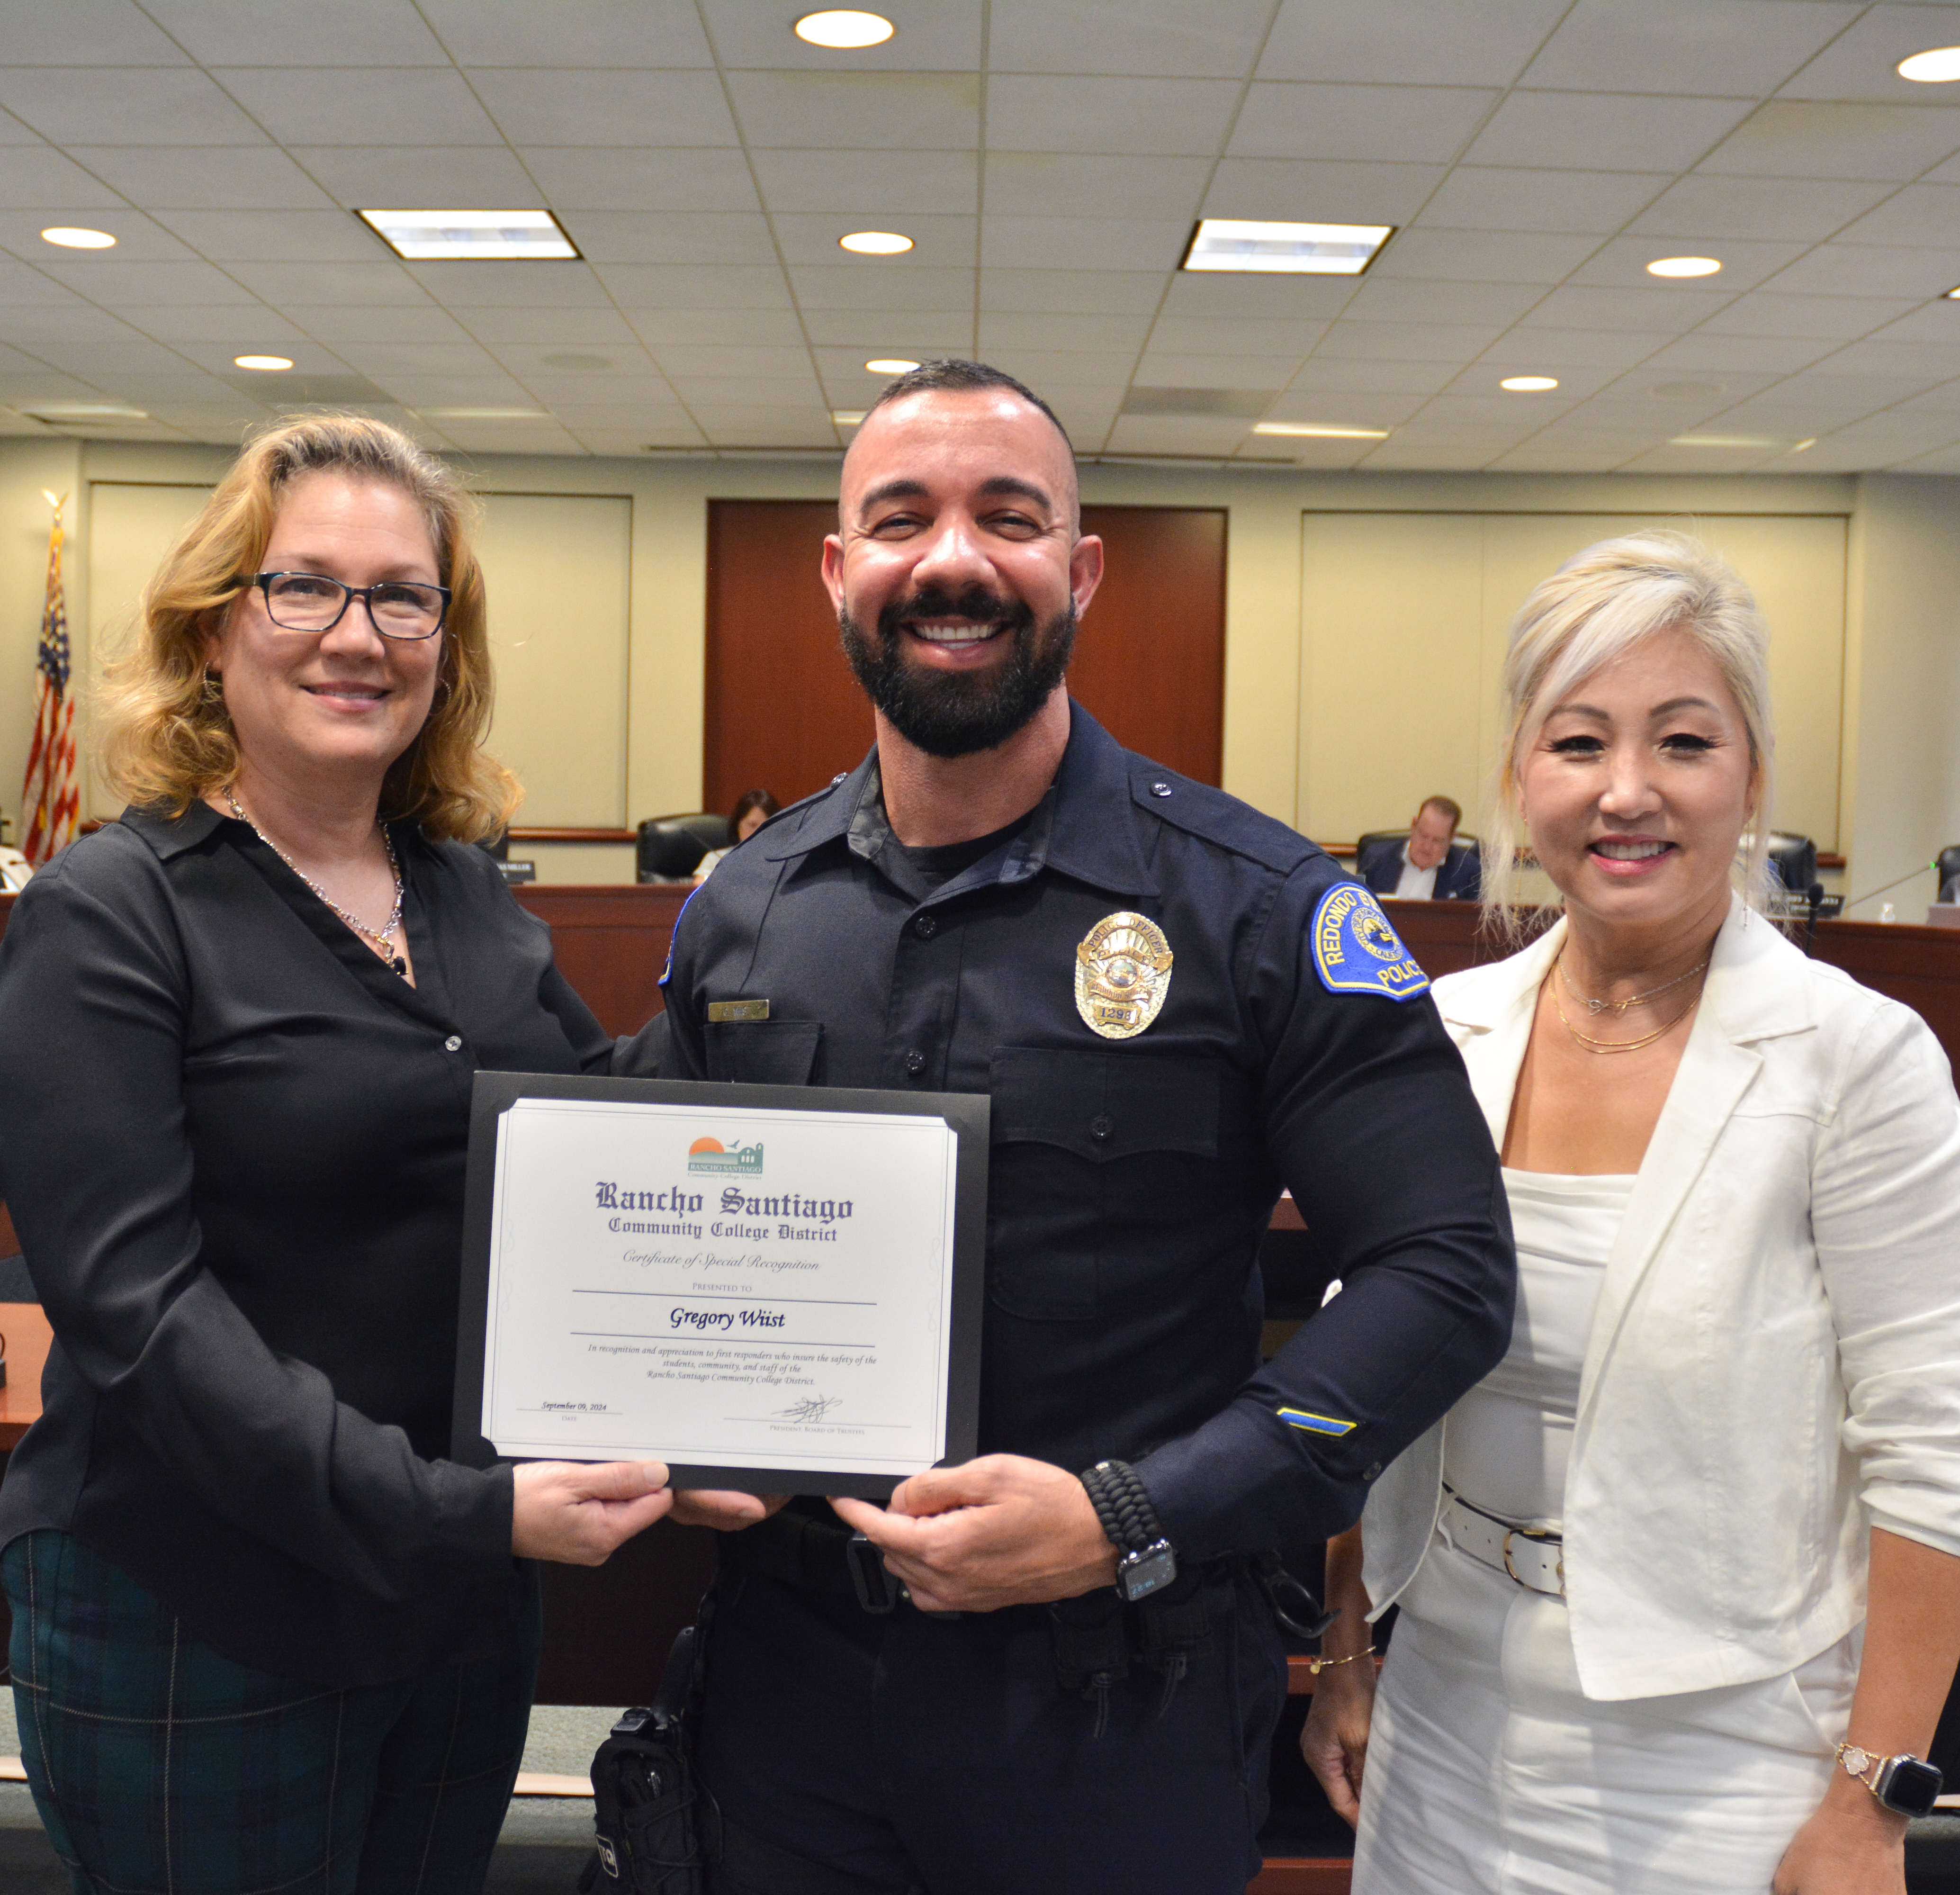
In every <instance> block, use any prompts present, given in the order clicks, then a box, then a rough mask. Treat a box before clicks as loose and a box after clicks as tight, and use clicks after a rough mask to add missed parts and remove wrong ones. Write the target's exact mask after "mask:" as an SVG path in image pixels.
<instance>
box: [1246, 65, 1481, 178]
mask: <svg viewBox="0 0 1960 1895" xmlns="http://www.w3.org/2000/svg"><path fill="white" fill-rule="evenodd" d="M1498 96H1499V95H1498V94H1497V93H1495V92H1491V91H1480V90H1478V89H1477V88H1472V87H1467V86H1421V85H1310V84H1300V83H1288V84H1275V83H1274V82H1272V81H1262V82H1261V83H1259V84H1256V85H1255V86H1254V87H1253V88H1252V90H1251V91H1250V92H1249V94H1247V95H1246V103H1245V104H1244V106H1243V107H1242V108H1241V109H1240V111H1239V119H1238V123H1236V125H1235V126H1233V129H1232V142H1231V145H1230V147H1229V150H1230V153H1231V155H1232V156H1233V157H1234V158H1339V159H1346V160H1349V161H1352V160H1355V159H1359V160H1361V161H1364V162H1365V161H1372V160H1373V159H1376V158H1384V159H1395V160H1402V161H1407V162H1412V163H1415V164H1423V163H1428V164H1448V163H1449V161H1451V160H1452V159H1453V158H1456V155H1457V154H1458V153H1459V151H1462V148H1463V146H1464V145H1465V142H1467V141H1468V139H1469V138H1470V136H1471V135H1472V133H1473V132H1475V130H1476V129H1477V128H1478V126H1480V125H1481V123H1483V122H1484V119H1485V117H1486V116H1488V114H1489V113H1490V110H1491V107H1493V106H1494V105H1495V104H1497V99H1498Z"/></svg>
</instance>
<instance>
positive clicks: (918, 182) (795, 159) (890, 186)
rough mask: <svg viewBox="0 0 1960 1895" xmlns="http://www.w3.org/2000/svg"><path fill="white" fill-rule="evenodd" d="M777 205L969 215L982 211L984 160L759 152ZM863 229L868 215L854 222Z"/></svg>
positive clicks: (852, 212) (928, 154)
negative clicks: (982, 171) (982, 169)
mask: <svg viewBox="0 0 1960 1895" xmlns="http://www.w3.org/2000/svg"><path fill="white" fill-rule="evenodd" d="M753 163H754V165H755V167H756V179H757V180H758V181H759V183H760V184H761V186H762V197H763V200H764V202H765V203H766V204H767V205H768V208H769V209H771V210H772V211H835V212H842V213H843V214H845V215H847V216H850V217H851V218H857V219H865V220H868V219H870V218H880V217H901V216H903V215H905V214H906V213H907V212H942V213H945V214H947V215H953V216H968V217H970V216H971V215H973V213H974V212H975V211H977V210H978V209H979V203H980V160H979V157H978V154H977V153H975V152H973V151H951V150H948V151H908V152H907V153H906V154H905V157H904V158H903V160H902V161H900V162H899V163H896V164H895V163H894V162H893V159H892V154H890V153H889V151H830V150H824V151H796V150H787V149H786V150H781V151H778V150H774V149H766V150H758V151H755V152H754V153H753ZM851 228H852V229H853V230H861V229H863V228H864V223H863V222H861V221H856V222H853V223H852V224H851Z"/></svg>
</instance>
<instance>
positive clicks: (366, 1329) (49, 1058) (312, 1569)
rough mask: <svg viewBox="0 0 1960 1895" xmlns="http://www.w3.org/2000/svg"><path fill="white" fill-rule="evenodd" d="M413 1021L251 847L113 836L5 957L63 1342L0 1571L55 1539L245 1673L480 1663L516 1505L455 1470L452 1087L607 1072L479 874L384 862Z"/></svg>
mask: <svg viewBox="0 0 1960 1895" xmlns="http://www.w3.org/2000/svg"><path fill="white" fill-rule="evenodd" d="M391 833H392V835H393V839H394V842H395V847H396V854H397V856H398V858H399V861H400V863H401V868H402V876H403V886H404V907H403V919H404V922H405V924H406V927H407V929H408V936H409V947H410V950H411V952H412V954H413V957H414V961H415V979H416V982H417V983H418V984H417V985H416V986H413V987H411V986H409V984H408V983H406V981H404V980H402V979H399V978H398V977H397V976H396V975H394V974H393V973H390V971H389V970H388V969H387V967H384V966H383V964H382V963H381V962H380V960H378V959H377V957H376V956H375V955H374V954H373V953H372V952H371V951H370V950H369V949H368V948H367V947H364V946H363V945H362V944H361V942H360V941H358V940H357V939H356V938H355V936H354V935H353V934H352V933H351V932H349V931H348V928H346V927H345V925H342V923H341V922H339V920H337V919H336V918H335V917H334V916H333V914H332V913H331V912H329V910H328V909H326V906H324V905H323V903H321V902H320V900H318V898H317V897H315V896H314V895H313V893H311V892H310V890H308V889H307V887H306V886H305V884H304V883H302V882H301V881H300V880H299V878H298V877H297V876H296V875H294V874H293V873H292V871H291V870H290V869H288V868H286V866H285V865H284V864H283V863H282V862H281V861H280V860H279V859H278V857H277V856H276V855H274V854H273V853H272V851H271V850H270V849H268V848H266V846H265V845H264V844H263V842H260V841H259V839H258V838H257V837H256V836H255V835H254V834H253V832H252V830H250V828H249V827H247V826H246V825H245V824H244V823H239V822H234V821H232V820H229V819H228V818H226V817H221V816H219V815H218V814H216V813H215V811H212V810H210V809H209V808H208V807H205V806H203V805H202V804H199V805H198V806H196V807H193V808H192V810H191V811H189V813H188V814H186V815H185V816H184V817H183V818H181V819H180V820H177V821H167V820H162V819H161V818H158V817H154V816H149V815H145V814H142V813H140V812H138V811H126V812H125V814H124V815H123V817H122V820H121V821H120V822H119V823H115V824H113V825H111V826H109V827H107V828H105V829H103V830H101V831H100V832H99V833H97V834H95V835H93V836H86V837H84V839H82V840H81V841H80V842H77V843H75V845H74V846H72V848H70V849H68V850H66V851H65V852H64V853H63V854H62V855H60V856H59V858H57V859H56V861H55V862H52V863H51V864H50V865H49V866H48V867H47V868H45V869H43V871H41V872H40V874H38V875H37V876H36V877H34V878H33V881H31V882H30V884H28V887H27V890H26V891H25V892H24V893H23V894H22V895H21V897H20V898H19V900H18V902H17V903H16V904H15V906H14V914H13V918H12V921H11V925H9V927H8V931H7V934H6V937H5V941H4V942H0V1190H4V1196H5V1200H6V1202H7V1203H8V1206H9V1208H10V1209H11V1212H12V1215H13V1218H14V1223H15V1225H16V1226H17V1228H18V1230H19V1232H20V1235H21V1245H22V1248H23V1250H24V1252H25V1254H26V1256H27V1266H28V1269H29V1270H30V1272H32V1274H33V1279H34V1284H35V1287H36V1288H37V1290H38V1291H40V1297H41V1300H42V1302H43V1305H44V1306H45V1307H46V1311H47V1314H48V1318H49V1322H50V1323H51V1324H52V1326H53V1330H54V1335H55V1342H54V1346H53V1348H52V1350H51V1351H50V1352H49V1357H48V1365H47V1370H46V1374H45V1376H44V1377H43V1382H42V1399H43V1406H44V1411H45V1412H44V1414H43V1419H41V1420H40V1422H37V1424H36V1425H34V1426H33V1428H30V1430H29V1431H28V1433H27V1437H26V1438H25V1439H24V1440H23V1441H22V1442H21V1444H20V1446H19V1447H18V1448H16V1449H15V1450H14V1456H13V1460H12V1463H11V1466H10V1467H9V1468H8V1472H7V1477H6V1481H5V1486H4V1487H0V1545H4V1544H5V1543H7V1542H8V1541H9V1540H12V1539H14V1538H15V1537H18V1535H20V1534H24V1533H27V1532H29V1531H30V1530H33V1529H34V1528H36V1527H61V1528H64V1529H65V1530H68V1531H69V1532H71V1533H72V1534H75V1537H77V1538H78V1539H79V1540H81V1541H82V1542H83V1543H84V1544H86V1545H87V1546H90V1547H91V1548H92V1549H94V1551H96V1552H97V1553H100V1555H102V1556H103V1558H105V1559H108V1560H110V1562H112V1563H113V1564H114V1565H116V1566H118V1567H119V1568H120V1569H122V1571H123V1572H126V1574H128V1575H129V1577H130V1578H132V1579H133V1580H135V1581H136V1582H137V1583H138V1584H139V1585H141V1586H142V1587H144V1588H145V1589H146V1590H148V1591H149V1592H151V1594H154V1596H155V1597H157V1598H158V1599H160V1600H162V1601H163V1602H164V1604H166V1605H167V1607H169V1608H170V1610H172V1611H173V1612H174V1613H177V1615H178V1616H180V1617H181V1618H182V1619H183V1621H184V1623H185V1626H186V1629H188V1630H189V1632H191V1633H192V1635H193V1636H195V1637H196V1638H198V1639H201V1640H202V1641H203V1642H205V1643H206V1644H208V1645H212V1646H214V1647H215V1648H216V1649H217V1650H218V1651H221V1652H222V1653H223V1654H224V1655H226V1656H227V1657H228V1658H233V1659H234V1660H236V1661H238V1662H239V1663H241V1664H248V1665H251V1666H253V1667H257V1668H259V1669H260V1670H267V1671H271V1672H274V1673H276V1674H279V1675H281V1676H283V1677H292V1678H300V1679H305V1680H317V1681H318V1682H320V1683H326V1684H336V1685H338V1684H352V1683H374V1682H378V1681H380V1680H387V1679H391V1678H399V1677H406V1676H409V1675H411V1674H413V1673H415V1672H416V1671H418V1670H422V1669H423V1668H425V1667H427V1666H429V1665H431V1664H441V1663H444V1662H446V1661H452V1660H455V1659H460V1658H468V1657H473V1656H476V1655H481V1654H482V1653H484V1652H485V1651H489V1650H491V1649H492V1648H494V1647H495V1645H496V1644H497V1642H498V1640H499V1639H500V1638H501V1636H503V1635H504V1634H505V1633H506V1632H508V1629H509V1627H510V1626H511V1624H512V1623H513V1621H514V1614H515V1613H516V1611H517V1609H518V1607H519V1606H520V1603H521V1601H522V1599H523V1596H524V1594H525V1592H526V1591H527V1588H528V1587H529V1585H530V1583H531V1582H530V1572H529V1569H528V1568H527V1566H526V1565H524V1564H523V1562H518V1561H516V1560H514V1559H512V1557H511V1476H510V1473H509V1470H508V1469H504V1470H493V1471H491V1472H488V1473H484V1472H478V1471H475V1470H470V1469H468V1468H465V1467H460V1466H457V1465H456V1464H455V1463H451V1462H449V1461H447V1460H444V1458H442V1457H443V1456H444V1454H446V1453H447V1444H448V1439H449V1419H450V1400H451V1390H452V1387H453V1377H454V1368H455V1356H456V1318H457V1279H458V1269H459V1263H460V1241H461V1230H462V1218H463V1166H464V1159H465V1148H466V1141H467V1138H468V1132H469V1093H470V1080H471V1075H472V1074H473V1073H474V1072H475V1071H476V1069H477V1068H478V1067H479V1066H485V1067H495V1068H502V1069H515V1070H517V1071H522V1072H579V1071H592V1070H594V1069H603V1068H604V1067H605V1066H606V1064H607V1062H608V1059H609V1055H610V1053H611V1052H612V1046H611V1043H610V1042H609V1040H607V1039H606V1036H605V1035H604V1033H603V1032H602V1031H601V1030H600V1027H599V1025H598V1023H597V1021H595V1020H594V1019H593V1017H592V1015H591V1014H590V1011H588V1010H587V1008H586V1007H585V1005H584V1003H583V1002H581V1000H580V999H579V998H578V995H576V994H574V992H572V990H571V988H570V987H569V986H567V985H566V983H565V980H564V979H563V978H562V976H560V975H559V973H558V971H557V970H556V969H555V967H553V965H552V953H551V940H550V934H549V930H548V929H547V928H546V927H545V926H544V925H543V923H542V922H538V921H536V920H535V919H533V918H532V917H531V916H528V915H527V914H526V913H525V912H523V909H520V907H519V906H517V903H516V902H515V900H513V899H512V897H511V895H510V893H509V892H508V890H506V889H505V888H504V886H503V885H502V883H501V879H500V878H499V877H498V872H497V869H496V865H495V863H493V862H492V861H491V860H490V858H488V856H487V855H485V854H484V853H483V852H482V851H481V850H479V849H469V848H466V847H463V846H460V845H459V844H456V843H453V842H430V841H428V839H425V838H424V837H423V836H421V835H420V834H419V833H418V832H417V831H415V830H413V829H412V827H410V826H408V825H406V824H396V825H395V826H394V827H393V830H392V831H391Z"/></svg>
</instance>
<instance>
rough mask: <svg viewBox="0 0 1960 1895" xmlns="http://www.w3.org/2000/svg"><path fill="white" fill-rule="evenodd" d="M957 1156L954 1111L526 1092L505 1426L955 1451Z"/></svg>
mask: <svg viewBox="0 0 1960 1895" xmlns="http://www.w3.org/2000/svg"><path fill="white" fill-rule="evenodd" d="M957 1155H958V1140H957V1139H956V1135H955V1133H954V1132H953V1129H952V1128H951V1127H950V1126H948V1124H947V1122H946V1121H945V1120H944V1119H941V1118H937V1117H929V1116H916V1117H915V1116H898V1115H893V1114H890V1113H860V1112H835V1111H815V1112H813V1111H799V1110H744V1109H741V1108H738V1107H725V1106H703V1105H695V1104H685V1105H679V1104H657V1103H651V1102H648V1103H642V1102H638V1101H627V1100H611V1099H601V1098H576V1099H567V1098H533V1097H523V1098H519V1099H517V1100H515V1101H514V1103H513V1104H511V1106H510V1107H508V1110H505V1111H504V1113H502V1114H501V1117H500V1119H499V1123H498V1135H497V1145H496V1161H495V1198H494V1203H493V1208H492V1214H491V1230H490V1254H489V1282H488V1292H489V1293H488V1310H487V1313H486V1320H485V1330H484V1358H483V1399H482V1431H483V1434H484V1435H485V1438H487V1439H488V1441H490V1442H492V1444H494V1445H495V1448H496V1449H497V1451H498V1453H499V1454H506V1455H510V1456H513V1457H546V1458H549V1459H553V1460H631V1459H636V1458H640V1457H656V1458H658V1459H660V1460H665V1461H667V1462H669V1463H672V1464H676V1465H678V1464H683V1463H685V1464H687V1465H689V1466H692V1467H708V1468H712V1467H729V1468H743V1469H749V1470H754V1469H758V1468H769V1467H781V1468H812V1467H821V1468H824V1469H827V1470H837V1471H838V1472H840V1473H857V1474H865V1475H874V1476H890V1477H893V1478H902V1477H903V1476H905V1475H907V1474H911V1473H918V1472H919V1471H920V1470H923V1469H924V1468H927V1467H931V1466H933V1465H934V1464H935V1463H937V1462H938V1461H940V1460H943V1458H944V1457H946V1454H947V1377H948V1364H949V1355H950V1347H951V1335H952V1321H953V1229H954V1208H955V1183H956V1170H957V1164H956V1161H957Z"/></svg>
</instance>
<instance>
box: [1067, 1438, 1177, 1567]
mask: <svg viewBox="0 0 1960 1895" xmlns="http://www.w3.org/2000/svg"><path fill="white" fill-rule="evenodd" d="M1081 1479H1082V1485H1083V1488H1084V1489H1085V1490H1086V1491H1087V1493H1088V1495H1089V1500H1090V1505H1092V1506H1093V1507H1094V1508H1095V1509H1096V1518H1097V1520H1099V1521H1100V1522H1101V1523H1102V1526H1103V1535H1104V1537H1106V1539H1107V1540H1109V1543H1110V1545H1111V1546H1115V1547H1117V1548H1118V1549H1121V1550H1122V1551H1123V1552H1125V1553H1141V1551H1142V1550H1143V1549H1144V1548H1145V1547H1146V1546H1155V1545H1156V1544H1157V1542H1158V1541H1159V1540H1162V1539H1163V1537H1164V1530H1163V1524H1162V1523H1161V1522H1160V1521H1159V1520H1158V1518H1157V1509H1156V1508H1154V1507H1153V1506H1152V1505H1150V1495H1149V1494H1148V1493H1147V1492H1145V1491H1144V1483H1142V1481H1141V1480H1140V1479H1138V1477H1137V1471H1136V1470H1135V1469H1134V1467H1131V1465H1130V1463H1128V1461H1127V1460H1099V1461H1098V1462H1097V1463H1096V1465H1095V1466H1094V1467H1092V1468H1090V1470H1088V1472H1087V1473H1085V1474H1083V1476H1082V1477H1081Z"/></svg>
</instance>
